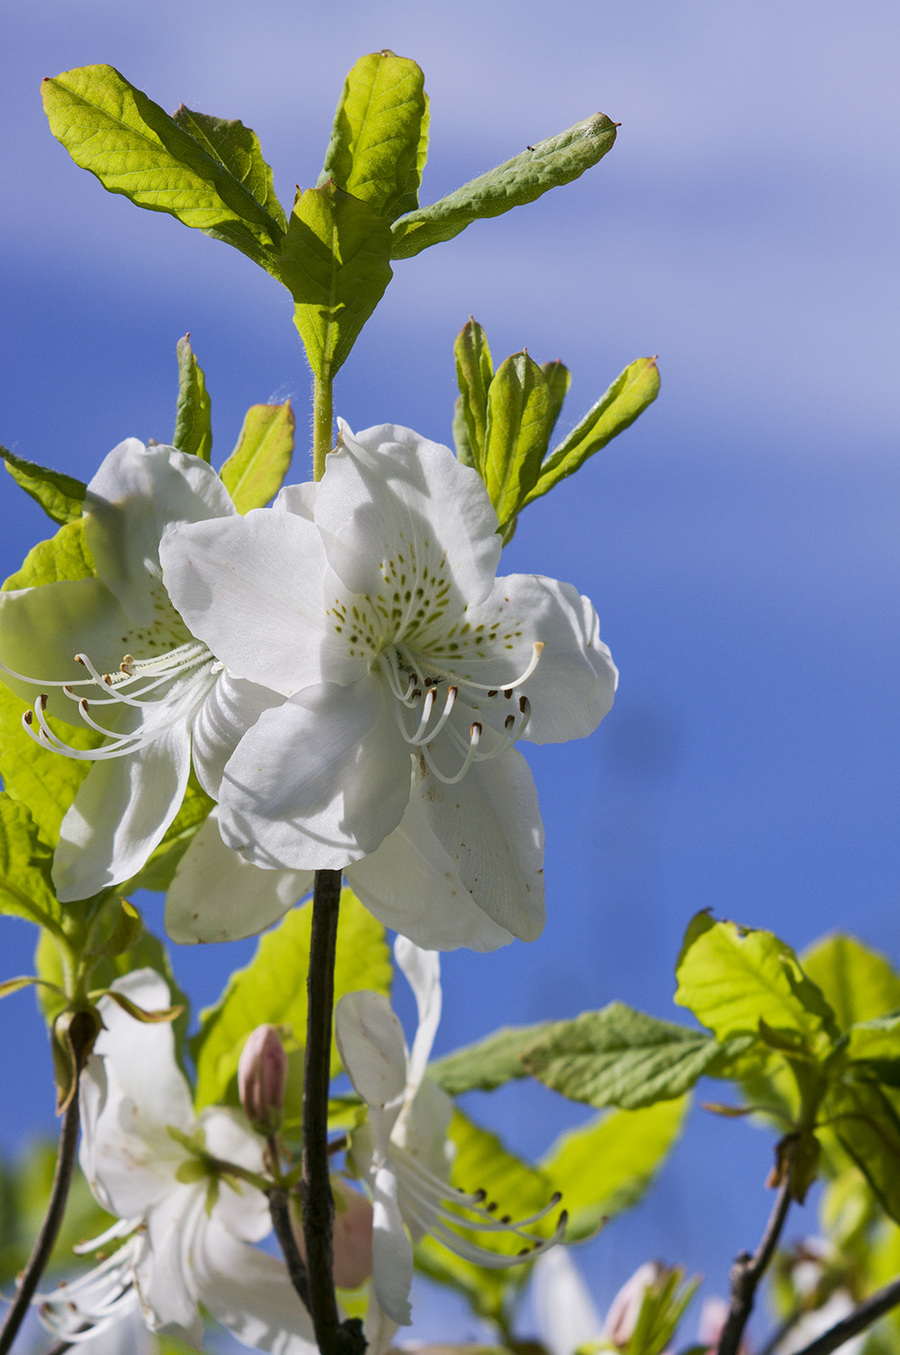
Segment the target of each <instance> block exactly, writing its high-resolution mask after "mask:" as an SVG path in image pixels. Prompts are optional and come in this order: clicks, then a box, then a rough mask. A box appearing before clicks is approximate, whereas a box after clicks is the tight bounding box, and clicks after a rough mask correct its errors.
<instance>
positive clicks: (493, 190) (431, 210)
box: [391, 113, 616, 259]
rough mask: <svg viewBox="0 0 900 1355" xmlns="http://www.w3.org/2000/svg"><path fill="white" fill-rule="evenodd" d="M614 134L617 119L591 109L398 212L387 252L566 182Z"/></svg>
mask: <svg viewBox="0 0 900 1355" xmlns="http://www.w3.org/2000/svg"><path fill="white" fill-rule="evenodd" d="M615 139H616V124H615V123H614V122H612V121H611V120H610V119H609V118H608V117H607V116H606V114H605V113H595V114H594V115H593V116H592V117H590V118H585V120H584V121H583V122H577V123H576V124H575V126H574V127H570V128H569V129H568V130H567V131H565V132H561V133H560V134H559V135H558V136H552V137H548V138H547V140H545V141H538V142H537V143H536V144H535V145H534V146H529V147H528V148H527V149H526V150H524V151H522V153H521V154H520V155H516V156H514V157H513V158H512V160H507V161H506V162H505V163H504V164H502V165H498V166H497V168H496V169H492V170H489V171H488V172H487V174H481V175H479V177H478V178H477V179H472V180H471V181H470V182H469V183H467V184H463V186H462V188H457V189H456V191H455V192H453V193H450V194H448V196H447V197H445V198H441V199H440V201H438V202H435V203H432V205H431V206H430V207H420V208H419V210H418V211H415V212H411V213H410V214H409V215H408V216H404V217H401V218H400V220H399V221H396V222H395V223H394V225H393V227H392V235H393V248H392V251H391V257H392V258H394V259H409V258H412V256H413V255H414V254H418V253H419V252H420V250H423V249H427V248H428V246H429V245H436V244H439V243H440V242H441V241H443V240H451V239H452V238H453V236H454V235H459V233H460V231H463V230H465V228H466V226H469V225H471V224H472V222H473V221H477V220H479V219H480V218H482V217H489V216H500V215H501V213H503V212H508V211H509V210H510V208H512V207H519V206H522V205H523V204H524V203H526V202H534V201H535V199H536V198H539V197H541V195H542V194H543V193H546V192H547V191H548V189H550V188H557V187H558V186H559V185H560V184H565V183H571V182H572V180H573V179H577V178H578V177H579V176H580V175H581V174H583V173H584V172H585V170H586V169H590V168H591V166H592V165H596V164H597V162H598V160H601V159H602V158H603V156H604V155H606V153H607V151H610V150H612V147H613V143H614V142H615Z"/></svg>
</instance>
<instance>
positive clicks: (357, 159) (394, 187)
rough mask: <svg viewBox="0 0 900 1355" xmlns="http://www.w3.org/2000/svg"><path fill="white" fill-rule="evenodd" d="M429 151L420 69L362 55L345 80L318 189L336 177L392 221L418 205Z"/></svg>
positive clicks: (397, 59)
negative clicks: (420, 186) (423, 170)
mask: <svg viewBox="0 0 900 1355" xmlns="http://www.w3.org/2000/svg"><path fill="white" fill-rule="evenodd" d="M427 148H428V99H427V96H426V94H425V79H424V76H423V75H422V72H421V70H420V69H419V67H418V66H417V65H416V63H415V62H414V61H409V60H408V59H407V58H406V57H402V56H395V55H394V53H393V52H388V51H384V52H372V53H371V54H370V55H369V56H364V57H360V59H359V61H357V63H356V65H355V66H354V67H353V69H352V70H351V72H350V74H349V75H348V76H347V79H346V81H345V82H344V89H343V93H342V94H341V98H340V101H339V103H338V106H337V112H336V113H335V116H334V127H333V129H332V133H331V141H330V142H329V144H328V150H327V152H326V155H325V167H324V169H323V170H322V174H321V176H320V178H319V186H320V187H321V185H322V184H324V183H325V182H326V181H327V180H328V179H333V180H334V182H335V183H336V184H337V186H338V187H339V188H342V189H343V190H344V192H345V193H352V194H353V196H354V197H355V198H359V199H360V200H361V201H362V202H367V203H368V204H369V206H370V207H371V208H372V209H373V210H374V211H376V212H377V213H378V214H379V216H383V217H385V218H386V219H387V220H388V221H393V220H394V219H395V218H396V217H398V216H401V215H402V214H403V213H404V212H412V211H415V209H416V208H417V207H418V205H419V184H420V182H421V179H422V169H423V167H424V165H425V156H426V154H427Z"/></svg>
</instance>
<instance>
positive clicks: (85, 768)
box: [0, 685, 103, 848]
mask: <svg viewBox="0 0 900 1355" xmlns="http://www.w3.org/2000/svg"><path fill="white" fill-rule="evenodd" d="M29 709H30V707H29V706H28V704H27V703H26V702H25V701H21V700H19V698H18V697H17V696H14V695H13V693H12V692H11V691H9V689H8V688H6V687H4V686H2V685H0V776H2V778H3V783H4V785H5V786H6V789H7V791H8V792H9V794H10V795H11V796H12V798H13V799H14V800H18V801H21V802H22V803H23V804H26V805H28V808H29V809H30V811H31V814H32V817H33V819H34V823H35V827H36V829H37V832H38V836H39V837H40V839H41V841H42V842H44V843H45V844H46V845H47V846H48V847H51V848H53V847H55V846H56V844H57V842H58V841H59V828H60V824H61V823H62V820H63V815H64V814H65V812H66V810H67V809H68V808H69V806H70V804H71V803H72V801H73V800H74V799H75V796H76V794H77V793H78V788H79V786H80V785H81V783H82V781H83V780H84V778H85V777H86V776H87V774H88V772H89V771H90V769H91V766H92V764H91V763H90V762H87V761H82V760H80V759H75V758H68V757H63V755H62V754H61V753H54V752H52V751H51V750H50V749H49V748H41V747H40V745H39V744H37V743H35V741H34V739H32V738H31V737H30V735H28V734H26V733H25V730H24V729H23V728H22V715H23V714H24V712H25V711H26V710H29ZM55 727H56V728H57V729H59V730H60V731H62V730H64V731H65V734H64V737H65V740H66V742H67V743H69V744H71V745H72V746H73V747H75V748H96V746H97V745H98V744H99V743H102V742H103V739H102V736H101V735H100V734H94V733H93V732H92V731H91V730H89V729H84V728H83V729H78V728H76V727H75V726H74V725H63V724H62V722H59V723H58V724H57V725H56V726H55Z"/></svg>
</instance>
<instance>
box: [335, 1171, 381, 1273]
mask: <svg viewBox="0 0 900 1355" xmlns="http://www.w3.org/2000/svg"><path fill="white" fill-rule="evenodd" d="M331 1189H332V1192H333V1194H334V1282H335V1284H336V1285H337V1286H338V1288H339V1289H357V1288H359V1286H360V1285H361V1284H364V1283H365V1281H366V1280H368V1279H369V1278H370V1276H371V1274H372V1204H371V1201H370V1200H369V1199H368V1198H367V1197H366V1196H365V1195H361V1194H360V1193H359V1191H358V1190H353V1189H352V1188H351V1187H350V1186H348V1185H346V1184H345V1183H344V1182H343V1181H342V1180H341V1178H340V1177H339V1176H333V1177H332V1178H331Z"/></svg>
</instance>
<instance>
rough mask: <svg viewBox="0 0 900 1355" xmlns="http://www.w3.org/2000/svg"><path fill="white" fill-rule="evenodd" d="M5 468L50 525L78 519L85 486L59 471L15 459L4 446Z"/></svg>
mask: <svg viewBox="0 0 900 1355" xmlns="http://www.w3.org/2000/svg"><path fill="white" fill-rule="evenodd" d="M0 456H2V457H3V460H4V461H5V462H6V469H7V470H8V471H9V473H10V475H11V476H12V478H13V479H14V480H15V482H16V484H17V485H19V486H20V488H22V489H24V491H25V493H26V494H30V495H31V497H32V498H33V499H34V501H35V503H39V504H40V505H41V507H42V508H43V510H44V512H45V513H46V514H47V517H48V518H52V519H53V521H54V522H59V523H64V522H72V521H73V520H74V519H75V518H80V517H81V512H82V507H83V504H84V496H85V494H86V493H87V485H85V484H83V483H82V481H81V480H76V479H75V478H74V476H72V475H65V474H64V473H63V472H62V471H59V470H48V469H47V467H46V466H39V465H37V463H36V462H34V461H26V460H25V458H24V456H16V454H15V452H11V451H10V450H9V448H8V447H0Z"/></svg>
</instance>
